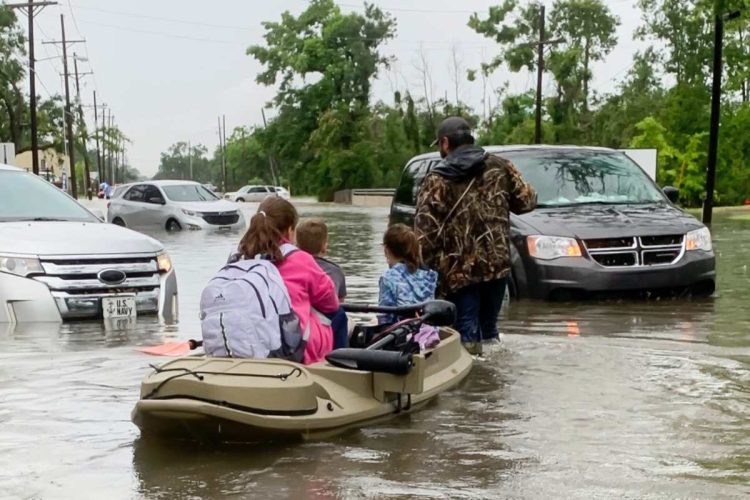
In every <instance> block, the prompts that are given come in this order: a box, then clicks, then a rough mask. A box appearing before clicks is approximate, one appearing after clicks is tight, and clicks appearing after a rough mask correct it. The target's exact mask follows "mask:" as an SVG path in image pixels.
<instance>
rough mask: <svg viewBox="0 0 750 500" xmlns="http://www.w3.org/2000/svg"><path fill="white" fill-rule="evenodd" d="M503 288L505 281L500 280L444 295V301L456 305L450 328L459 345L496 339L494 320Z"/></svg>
mask: <svg viewBox="0 0 750 500" xmlns="http://www.w3.org/2000/svg"><path fill="white" fill-rule="evenodd" d="M507 284H508V279H507V278H500V279H498V280H493V281H486V282H484V283H477V284H475V285H469V286H467V287H464V288H461V289H459V290H458V291H456V292H453V293H451V294H449V295H448V297H447V299H448V300H449V301H450V302H453V303H454V304H455V305H456V323H455V325H454V326H455V328H456V330H458V332H459V333H460V334H461V341H462V342H481V341H482V340H491V339H495V338H497V318H498V316H499V315H500V308H501V307H502V305H503V298H504V297H505V287H506V286H507Z"/></svg>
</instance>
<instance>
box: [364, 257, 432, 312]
mask: <svg viewBox="0 0 750 500" xmlns="http://www.w3.org/2000/svg"><path fill="white" fill-rule="evenodd" d="M437 278H438V273H437V272H435V271H433V270H432V269H428V268H426V267H421V268H419V269H417V270H416V271H414V272H413V273H412V272H410V271H409V268H408V267H407V266H406V264H403V263H400V262H399V263H398V264H396V265H395V266H393V267H391V268H390V269H388V270H387V271H386V272H384V273H383V276H381V277H380V297H379V299H378V304H379V305H381V306H408V305H412V304H419V303H420V302H425V301H428V300H432V299H434V298H435V287H436V286H437ZM397 320H398V317H397V316H396V315H395V314H383V315H379V316H378V321H379V323H393V322H395V321H397Z"/></svg>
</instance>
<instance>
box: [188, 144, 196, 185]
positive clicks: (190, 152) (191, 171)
mask: <svg viewBox="0 0 750 500" xmlns="http://www.w3.org/2000/svg"><path fill="white" fill-rule="evenodd" d="M188 166H189V167H190V180H191V181H194V180H195V177H194V176H193V147H192V145H191V144H190V141H188Z"/></svg>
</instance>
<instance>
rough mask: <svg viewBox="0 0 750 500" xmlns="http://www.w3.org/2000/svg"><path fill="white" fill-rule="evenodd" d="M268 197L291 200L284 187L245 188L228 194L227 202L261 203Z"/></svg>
mask: <svg viewBox="0 0 750 500" xmlns="http://www.w3.org/2000/svg"><path fill="white" fill-rule="evenodd" d="M268 196H279V197H281V198H284V199H285V200H288V199H289V191H287V190H286V189H284V188H283V187H274V186H244V187H242V188H241V189H239V190H238V191H236V192H234V193H226V194H225V195H224V199H225V200H230V201H238V202H245V201H246V202H255V203H260V202H261V201H263V200H265V199H266V198H267V197H268Z"/></svg>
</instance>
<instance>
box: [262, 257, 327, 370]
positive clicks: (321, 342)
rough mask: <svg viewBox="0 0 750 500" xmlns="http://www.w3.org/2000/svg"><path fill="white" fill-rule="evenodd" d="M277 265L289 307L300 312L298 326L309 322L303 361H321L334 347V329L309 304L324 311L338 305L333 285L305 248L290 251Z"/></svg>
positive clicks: (306, 362) (309, 362) (303, 326)
mask: <svg viewBox="0 0 750 500" xmlns="http://www.w3.org/2000/svg"><path fill="white" fill-rule="evenodd" d="M277 267H278V268H279V273H280V274H281V277H282V278H283V280H284V284H286V288H287V290H288V291H289V296H290V297H291V299H292V308H293V309H294V312H296V313H297V316H299V319H300V327H301V328H302V329H303V330H304V329H305V328H306V327H307V324H308V322H309V323H310V337H309V339H308V341H307V348H305V358H304V360H303V363H305V364H306V365H309V364H311V363H315V362H317V361H320V360H321V359H324V358H325V355H326V354H328V353H329V352H331V350H333V332H332V330H331V326H330V325H323V324H321V322H320V318H319V317H318V315H317V314H314V313H313V312H312V308H313V307H314V308H315V309H317V310H318V311H320V312H321V313H326V314H329V313H332V312H335V311H336V310H337V309H338V308H339V299H338V297H337V296H336V287H335V286H334V285H333V281H331V278H330V277H329V276H328V275H327V274H326V273H325V272H324V271H323V270H322V269H321V268H320V266H318V263H317V262H315V259H313V257H312V256H311V255H310V254H309V253H307V252H302V251H296V252H292V253H291V254H289V255H288V256H287V257H286V258H285V259H284V260H283V261H282V262H281V263H280V264H278V265H277Z"/></svg>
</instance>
